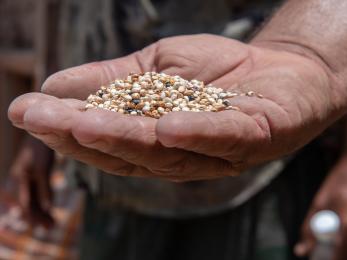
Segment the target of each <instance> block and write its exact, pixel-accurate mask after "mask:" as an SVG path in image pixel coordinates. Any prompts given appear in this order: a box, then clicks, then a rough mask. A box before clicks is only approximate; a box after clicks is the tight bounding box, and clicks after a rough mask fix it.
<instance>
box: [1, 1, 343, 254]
mask: <svg viewBox="0 0 347 260" xmlns="http://www.w3.org/2000/svg"><path fill="white" fill-rule="evenodd" d="M280 2H281V1H275V0H263V1H251V0H250V1H247V0H234V1H232V0H230V1H227V0H225V1H224V0H221V1H215V0H204V1H200V0H199V1H198V0H189V1H187V0H185V1H183V0H177V1H170V0H152V1H149V0H103V1H97V0H61V1H59V0H0V110H1V113H0V259H77V258H78V250H77V247H78V241H79V235H80V234H81V225H82V215H83V209H84V206H85V205H84V203H83V201H84V197H85V194H84V193H83V192H82V191H81V190H80V189H79V190H78V189H75V188H74V187H73V185H70V184H71V183H75V184H76V179H74V180H71V179H69V177H67V176H69V174H68V172H69V170H68V169H67V168H66V158H62V157H61V156H60V155H58V154H54V153H53V152H52V151H50V150H49V149H48V148H46V147H44V146H43V145H42V144H41V143H39V142H38V141H35V140H34V139H32V138H30V137H29V136H27V135H26V134H25V133H24V132H23V131H21V130H19V129H17V128H14V127H13V126H12V125H11V124H10V122H9V121H8V119H7V109H8V106H9V104H10V102H11V101H12V100H13V99H14V98H16V97H17V96H19V95H21V94H24V93H27V92H31V91H40V87H41V84H42V83H43V82H44V80H45V79H46V78H47V77H48V76H49V75H51V74H52V73H54V72H56V71H58V70H61V69H64V68H67V67H71V66H75V65H79V64H82V63H85V62H90V61H96V60H102V59H108V58H114V57H119V56H122V55H125V54H128V53H130V52H132V51H135V50H138V49H140V48H142V47H144V46H146V45H147V44H149V43H151V42H153V41H155V40H157V39H160V38H162V37H166V36H172V35H177V34H190V33H200V32H205V33H214V34H219V35H224V36H226V37H230V38H234V39H239V40H246V39H248V38H249V36H250V35H252V32H253V31H254V29H256V28H257V26H258V25H259V24H261V23H262V22H263V21H264V19H265V18H266V17H267V16H269V14H271V12H272V10H273V9H274V8H276V7H277V6H278V5H279V4H280ZM336 129H337V130H336ZM341 129H342V130H341ZM343 130H344V126H338V127H335V128H333V130H329V131H330V134H328V135H327V136H328V137H325V138H324V140H323V141H320V144H321V143H323V144H324V145H320V144H319V145H318V146H317V145H316V146H314V145H313V150H312V147H311V148H308V149H311V151H314V153H311V154H314V156H316V155H317V154H319V155H320V156H321V153H320V152H319V151H320V149H322V150H324V151H326V154H327V157H326V158H325V159H324V160H325V161H329V162H335V161H336V159H337V158H338V154H340V152H341V149H342V141H341V140H344V134H342V131H343ZM331 136H333V138H331ZM317 147H318V148H317ZM322 147H324V148H322ZM326 147H328V148H326ZM314 156H311V157H310V160H307V162H308V161H310V162H312V161H315V160H316V157H314ZM303 158H305V157H303ZM301 161H302V160H301ZM304 161H305V159H304ZM332 164H333V163H330V164H329V167H330V166H331V165H332ZM302 165H304V166H301V164H300V165H299V166H298V167H299V168H301V169H303V170H302V171H306V169H308V168H312V167H311V165H308V164H307V163H305V162H303V163H302ZM317 165H318V166H317V168H319V167H320V166H319V164H317ZM70 171H71V169H70ZM289 171H291V173H290V174H291V175H292V176H294V177H293V178H294V179H295V180H297V181H298V182H295V181H294V182H293V181H289V182H288V180H286V181H287V182H286V183H284V186H286V187H288V185H287V184H288V183H289V185H292V186H295V187H296V188H297V190H298V192H296V193H295V192H294V193H295V194H294V193H293V194H294V195H296V196H297V198H295V200H293V201H292V204H293V205H294V204H295V205H296V206H300V207H301V206H302V207H301V208H300V210H297V209H295V208H294V207H293V211H295V212H299V213H300V217H299V218H298V220H295V221H296V223H295V225H296V226H299V225H300V224H301V222H302V219H303V217H304V216H305V214H306V211H307V209H308V206H309V204H310V202H311V199H312V197H313V195H314V194H315V192H316V191H317V189H318V187H319V186H320V184H321V182H322V180H323V179H324V178H325V175H326V174H327V170H326V169H323V168H321V171H322V173H319V174H318V173H317V172H315V170H312V171H313V172H312V174H308V175H306V177H305V176H304V175H303V174H300V172H296V171H294V170H289ZM293 174H294V175H293ZM91 175H92V174H91ZM287 176H288V174H287ZM290 180H292V177H291V179H290ZM91 182H93V180H92V181H91ZM96 182H97V181H96ZM297 183H300V185H297ZM77 186H78V185H77ZM80 186H81V185H80ZM91 186H93V185H91ZM284 186H283V187H284ZM75 187H76V185H75ZM86 189H87V188H86ZM88 189H90V190H92V189H93V187H88ZM289 192H292V191H289ZM287 197H290V196H287ZM297 200H299V201H300V203H297ZM288 219H289V222H290V220H291V219H290V215H288ZM292 219H293V218H292ZM293 233H295V234H294V235H293V236H294V237H295V238H297V237H298V233H299V229H297V230H296V231H294V232H293ZM268 259H269V258H268Z"/></svg>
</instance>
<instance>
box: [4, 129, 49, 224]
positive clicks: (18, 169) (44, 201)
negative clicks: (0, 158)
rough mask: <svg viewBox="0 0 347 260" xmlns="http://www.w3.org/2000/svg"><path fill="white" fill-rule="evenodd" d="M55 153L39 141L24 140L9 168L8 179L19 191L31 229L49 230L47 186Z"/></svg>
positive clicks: (28, 137) (21, 204)
mask: <svg viewBox="0 0 347 260" xmlns="http://www.w3.org/2000/svg"><path fill="white" fill-rule="evenodd" d="M53 159H54V153H53V151H52V150H51V149H49V148H48V147H47V146H46V145H44V144H43V143H42V142H41V141H39V140H37V139H34V138H33V137H31V136H27V137H26V139H25V142H24V144H23V146H22V147H21V149H20V150H19V152H18V155H17V157H16V159H15V161H14V163H13V165H12V169H11V175H12V176H13V177H14V178H15V180H17V182H18V187H19V195H18V196H19V203H20V206H21V208H22V210H23V213H24V217H25V218H26V219H27V220H28V221H29V223H31V224H33V225H43V226H45V227H50V226H51V225H52V224H53V218H52V217H51V215H50V209H51V206H52V190H51V186H50V182H49V177H50V172H51V169H52V165H53Z"/></svg>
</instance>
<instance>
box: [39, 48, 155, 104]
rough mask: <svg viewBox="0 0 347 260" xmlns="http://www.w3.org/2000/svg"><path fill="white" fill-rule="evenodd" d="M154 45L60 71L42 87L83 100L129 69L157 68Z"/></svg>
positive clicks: (129, 70)
mask: <svg viewBox="0 0 347 260" xmlns="http://www.w3.org/2000/svg"><path fill="white" fill-rule="evenodd" d="M155 49H156V47H155V45H151V46H149V47H147V48H145V49H144V50H142V51H139V52H136V53H133V54H131V55H129V56H126V57H123V58H118V59H114V60H108V61H102V62H94V63H89V64H85V65H82V66H78V67H73V68H70V69H67V70H63V71H60V72H58V73H55V74H53V75H52V76H50V77H49V78H48V79H47V80H46V81H45V83H44V84H43V86H42V91H43V92H44V93H46V94H49V95H53V96H56V97H61V98H76V99H81V100H84V99H86V98H87V97H88V95H89V94H91V93H93V92H95V91H96V90H97V89H99V88H100V86H101V85H103V84H108V83H110V82H111V81H113V80H115V79H117V78H125V77H126V76H128V74H129V73H130V72H134V73H140V72H144V71H152V70H154V69H155V67H154V62H153V60H154V54H155Z"/></svg>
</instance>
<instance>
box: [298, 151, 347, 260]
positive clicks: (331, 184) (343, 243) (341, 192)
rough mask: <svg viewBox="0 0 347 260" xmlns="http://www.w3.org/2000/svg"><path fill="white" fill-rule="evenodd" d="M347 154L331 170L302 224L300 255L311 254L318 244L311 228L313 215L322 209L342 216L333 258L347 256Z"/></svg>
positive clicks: (337, 259)
mask: <svg viewBox="0 0 347 260" xmlns="http://www.w3.org/2000/svg"><path fill="white" fill-rule="evenodd" d="M346 187H347V155H344V156H343V157H342V158H341V159H340V161H339V162H338V163H337V164H336V166H335V167H334V168H333V170H332V171H331V172H330V174H329V176H328V177H327V180H325V181H324V183H323V185H322V187H321V188H320V190H319V191H318V193H317V195H316V197H315V198H314V201H313V203H312V205H311V208H310V210H309V213H308V214H307V216H306V219H305V221H304V224H303V226H302V229H301V231H302V236H301V241H300V242H299V243H298V244H297V245H296V247H295V253H296V254H297V255H298V256H307V255H309V254H310V253H311V252H312V250H313V249H314V246H315V244H316V240H315V238H314V236H313V234H312V232H311V229H310V220H311V217H312V216H313V215H314V214H315V213H316V212H318V211H320V210H325V209H328V210H333V211H335V212H336V214H337V215H338V216H339V217H340V220H341V224H342V226H341V228H340V232H339V233H338V236H337V246H336V248H335V252H334V258H333V260H343V259H346V258H347V252H346V247H347V207H346V205H347V190H346Z"/></svg>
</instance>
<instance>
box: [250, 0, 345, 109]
mask: <svg viewBox="0 0 347 260" xmlns="http://www.w3.org/2000/svg"><path fill="white" fill-rule="evenodd" d="M346 13H347V1H345V0H305V1H302V0H289V1H287V2H286V3H285V4H284V5H283V7H282V8H281V9H279V10H278V11H277V12H276V13H275V15H274V16H273V18H272V19H271V20H270V21H269V22H268V23H267V24H266V26H265V27H264V28H263V29H262V30H261V31H260V32H259V33H258V34H257V35H256V37H255V38H254V39H253V40H252V44H255V45H257V46H262V47H265V48H272V49H275V50H288V51H290V52H294V53H298V54H300V55H304V56H307V57H309V58H310V59H313V60H314V61H316V62H318V63H319V64H320V65H321V66H322V67H323V68H325V70H326V72H327V74H328V75H330V76H331V80H332V83H331V89H330V90H331V92H334V93H335V95H334V96H333V97H334V100H332V101H333V102H334V103H335V105H336V109H341V111H345V108H346V105H347V104H346V100H345V96H344V95H341V93H345V92H346V91H347V15H346Z"/></svg>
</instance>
